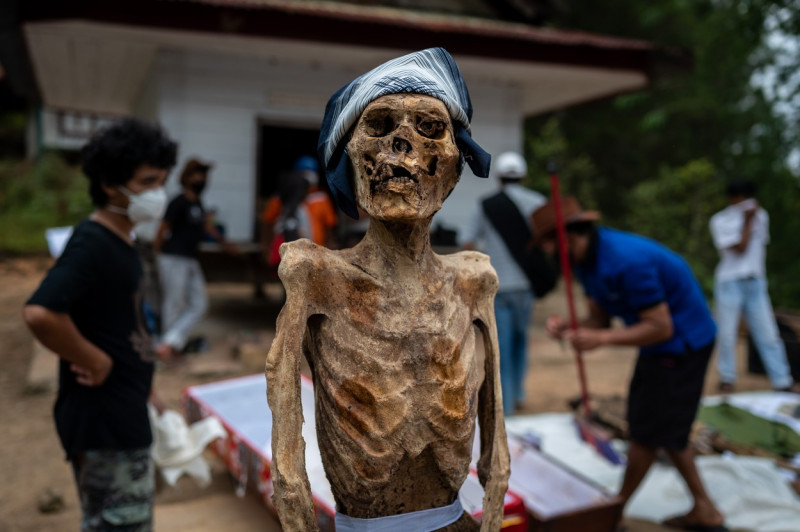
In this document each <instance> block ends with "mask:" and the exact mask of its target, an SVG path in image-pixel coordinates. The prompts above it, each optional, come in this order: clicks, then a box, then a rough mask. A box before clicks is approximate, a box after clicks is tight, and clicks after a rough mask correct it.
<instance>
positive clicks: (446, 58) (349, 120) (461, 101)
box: [317, 48, 491, 218]
mask: <svg viewBox="0 0 800 532" xmlns="http://www.w3.org/2000/svg"><path fill="white" fill-rule="evenodd" d="M387 94H426V95H428V96H433V97H434V98H437V99H439V100H441V101H442V102H443V103H444V104H445V106H446V107H447V110H448V111H449V112H450V118H451V120H452V121H453V126H454V129H455V141H456V145H457V146H458V149H459V151H460V152H461V155H462V156H463V157H464V159H465V160H466V162H467V164H469V167H470V169H472V172H473V173H474V174H475V175H477V176H480V177H487V176H488V175H489V164H490V162H491V155H489V154H488V153H487V152H486V151H484V150H483V148H481V147H480V146H479V145H478V143H477V142H475V141H474V140H473V139H472V136H471V135H470V120H471V119H472V103H471V102H470V99H469V92H467V86H466V84H465V83H464V78H463V77H462V76H461V72H460V71H459V69H458V65H456V62H455V61H454V60H453V58H452V57H451V56H450V54H449V53H447V50H445V49H444V48H429V49H427V50H422V51H419V52H414V53H411V54H408V55H404V56H402V57H398V58H396V59H392V60H391V61H387V62H386V63H384V64H382V65H380V66H378V67H376V68H374V69H372V70H370V71H369V72H367V73H366V74H363V75H361V76H359V77H357V78H356V79H354V80H353V81H351V82H350V83H348V84H347V85H345V86H344V87H342V88H341V89H339V90H338V91H336V93H334V95H333V96H331V99H330V100H329V101H328V105H327V106H326V107H325V117H324V118H323V120H322V129H321V131H320V135H319V143H318V145H317V153H318V155H319V158H320V161H322V163H323V166H324V168H325V175H326V177H327V179H328V184H329V185H330V189H331V192H332V193H333V196H334V198H335V199H336V203H337V204H338V205H339V208H341V209H342V211H344V213H345V214H347V215H348V216H350V217H351V218H358V208H357V206H356V199H355V193H354V192H353V187H352V184H351V180H350V160H349V159H350V158H349V157H348V156H347V148H346V144H347V141H348V140H349V136H350V135H349V132H350V130H351V129H352V128H353V126H354V125H355V123H356V122H357V121H358V118H359V117H360V116H361V113H362V112H364V109H365V108H366V107H367V105H369V104H370V102H372V101H373V100H376V99H378V98H380V97H381V96H386V95H387Z"/></svg>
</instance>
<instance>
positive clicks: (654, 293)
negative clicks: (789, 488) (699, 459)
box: [533, 198, 727, 531]
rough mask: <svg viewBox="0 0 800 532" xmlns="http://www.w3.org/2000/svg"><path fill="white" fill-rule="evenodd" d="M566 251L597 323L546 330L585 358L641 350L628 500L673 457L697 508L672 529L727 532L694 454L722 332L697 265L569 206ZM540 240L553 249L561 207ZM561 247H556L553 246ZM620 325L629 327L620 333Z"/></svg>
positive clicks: (555, 321)
mask: <svg viewBox="0 0 800 532" xmlns="http://www.w3.org/2000/svg"><path fill="white" fill-rule="evenodd" d="M563 211H564V217H565V223H566V229H567V248H568V250H569V254H570V260H571V262H572V264H573V265H574V267H575V273H576V275H577V277H578V279H579V280H580V282H581V284H582V285H583V288H584V290H585V292H586V296H587V304H588V310H589V314H588V316H587V317H586V318H584V319H583V320H582V321H581V322H580V324H579V327H578V329H577V330H569V326H568V323H567V321H566V320H564V319H562V318H560V317H558V316H551V317H550V318H549V319H548V320H547V331H548V332H549V333H550V334H551V335H552V336H554V337H556V338H564V339H567V340H569V341H570V343H571V344H572V345H573V347H574V348H575V349H577V350H580V351H591V350H592V349H596V348H598V347H601V346H604V345H617V346H636V347H639V357H638V359H637V362H636V368H635V371H634V375H633V377H632V379H631V382H630V388H629V393H628V425H629V436H630V447H629V450H628V465H627V469H626V471H625V477H624V480H623V484H622V488H621V489H620V497H622V499H623V500H624V501H626V502H627V501H628V500H629V499H630V497H631V496H632V495H633V493H634V491H635V490H636V488H637V487H638V486H639V484H640V483H641V481H642V480H643V479H644V477H645V475H646V474H647V471H648V470H649V469H650V466H651V465H652V464H653V462H654V461H655V459H656V455H657V451H658V449H664V451H665V452H666V453H667V455H668V456H669V457H670V459H671V460H672V462H673V463H674V465H675V468H676V469H677V470H678V473H680V475H681V476H682V477H683V479H684V481H685V482H686V484H687V487H688V488H689V491H690V492H691V494H692V496H693V498H694V507H693V508H692V509H691V511H690V512H689V513H688V514H686V515H684V516H680V517H674V518H672V519H669V520H667V521H666V522H665V524H666V525H667V526H671V527H675V528H682V529H686V530H705V531H724V530H727V529H726V528H725V527H724V525H723V522H724V517H723V516H722V514H721V513H720V512H719V511H718V510H717V508H716V507H715V505H714V503H713V502H712V500H711V499H710V497H709V496H708V493H707V492H706V490H705V487H704V486H703V483H702V481H701V479H700V476H699V475H698V473H697V469H696V468H695V464H694V453H693V451H692V448H691V447H690V446H689V445H688V442H689V431H690V430H691V426H692V422H693V421H694V418H695V415H696V413H697V407H698V404H699V402H700V397H701V395H702V391H703V383H704V381H705V374H706V369H707V367H708V362H709V359H710V357H711V352H712V350H713V347H714V338H715V335H716V325H715V324H714V321H713V318H712V317H711V312H710V310H709V308H708V304H707V303H706V300H705V297H704V295H703V292H702V290H701V289H700V286H699V284H698V283H697V280H696V279H695V277H694V275H693V274H692V271H691V269H690V268H689V265H688V264H687V263H686V262H685V261H684V260H683V258H681V257H680V256H679V255H678V254H676V253H674V252H673V251H671V250H669V249H667V248H666V247H664V246H662V245H661V244H658V243H657V242H654V241H652V240H650V239H647V238H644V237H642V236H639V235H635V234H632V233H625V232H622V231H616V230H614V229H609V228H606V227H596V226H595V223H594V222H595V221H596V220H597V219H599V217H600V216H599V213H597V212H590V211H584V210H582V209H581V207H580V205H579V204H578V202H577V201H576V200H575V199H574V198H564V201H563ZM533 221H534V224H535V226H536V227H537V228H539V238H540V239H544V240H549V241H550V242H552V241H553V240H554V237H555V228H556V222H555V215H554V210H553V205H552V203H548V204H546V205H545V206H544V207H542V208H541V209H539V210H537V211H536V212H535V213H534V215H533ZM551 245H553V244H551ZM612 317H619V318H621V319H622V320H623V322H624V323H625V326H624V327H621V328H620V327H617V328H612V327H611V318H612Z"/></svg>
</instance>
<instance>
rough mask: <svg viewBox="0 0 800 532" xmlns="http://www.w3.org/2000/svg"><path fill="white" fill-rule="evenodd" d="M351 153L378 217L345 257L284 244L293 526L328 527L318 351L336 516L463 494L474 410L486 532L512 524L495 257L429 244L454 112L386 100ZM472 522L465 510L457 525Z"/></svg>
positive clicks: (276, 372)
mask: <svg viewBox="0 0 800 532" xmlns="http://www.w3.org/2000/svg"><path fill="white" fill-rule="evenodd" d="M347 148H348V152H349V156H350V160H351V163H352V168H353V175H354V184H355V194H356V198H357V201H358V205H359V206H360V207H361V208H362V209H363V210H364V211H366V213H367V214H368V215H369V216H370V227H369V230H368V232H367V234H366V236H365V237H364V239H363V240H362V241H361V242H360V243H359V244H358V245H357V246H356V247H354V248H352V249H347V250H341V251H331V250H328V249H325V248H322V247H319V246H316V245H314V244H312V243H311V242H309V241H307V240H300V241H297V242H293V243H290V244H284V246H283V247H282V249H281V252H282V257H283V258H282V262H281V266H280V277H281V279H282V281H283V283H284V286H285V288H286V293H287V300H286V304H285V306H284V308H283V310H282V312H281V315H280V317H279V319H278V333H277V337H276V339H275V341H274V343H273V346H272V348H271V350H270V352H269V355H268V360H267V380H268V384H269V387H268V398H269V404H270V407H271V408H272V410H273V415H274V420H275V421H274V425H273V456H274V460H275V462H274V469H273V474H274V481H275V496H274V497H273V500H274V502H275V504H276V507H277V509H278V513H279V516H280V519H281V523H282V525H283V527H284V529H286V530H312V529H315V528H316V525H315V524H314V523H315V521H314V511H313V502H312V500H311V490H310V488H309V483H308V479H307V477H306V474H305V460H304V442H303V440H302V437H301V425H302V423H303V418H302V412H301V406H300V383H299V372H300V357H301V356H305V357H306V358H307V360H308V363H309V365H310V367H311V370H312V373H313V378H314V389H315V396H316V426H317V435H318V438H319V441H320V445H319V446H320V449H321V451H322V458H323V464H324V466H325V471H326V474H327V476H328V478H329V480H330V483H331V488H332V490H333V494H334V497H335V499H336V504H337V511H338V512H340V513H342V514H345V515H348V516H351V517H357V518H374V517H382V516H391V515H396V514H402V513H407V512H414V511H418V510H426V509H430V508H438V507H442V506H446V505H448V504H450V503H453V501H454V500H455V499H456V497H457V495H458V491H459V489H460V487H461V484H462V483H463V481H464V479H465V478H466V476H467V474H468V470H469V463H470V459H471V452H472V442H473V438H474V434H475V419H476V416H477V417H478V420H479V423H480V428H481V458H480V461H479V464H478V469H479V476H480V479H481V481H482V482H483V483H484V487H485V489H486V496H485V499H484V514H483V515H484V517H483V524H482V529H483V530H499V528H500V523H501V520H502V513H503V496H504V494H505V490H506V482H507V478H508V449H507V445H506V435H505V429H504V426H503V415H502V401H501V397H500V384H499V376H498V375H499V374H498V351H497V339H496V329H495V323H494V311H493V297H494V293H495V291H496V288H497V278H496V276H495V273H494V270H493V269H492V268H491V266H490V265H489V259H488V257H486V256H485V255H482V254H479V253H475V252H462V253H457V254H454V255H448V256H438V255H436V254H434V253H433V251H432V250H431V247H430V240H429V229H430V224H431V220H432V217H433V215H434V213H435V212H436V211H438V210H439V209H440V208H441V205H442V202H443V201H444V199H445V198H446V197H447V196H448V194H449V193H450V191H451V190H452V189H453V187H454V186H455V184H456V183H457V181H458V179H459V150H458V148H457V146H456V143H455V140H454V133H453V126H452V123H451V120H450V116H449V114H448V110H447V108H446V107H445V105H444V104H443V103H442V102H441V101H440V100H438V99H435V98H433V97H430V96H423V95H418V94H410V95H409V94H404V95H398V94H392V95H387V96H382V97H380V98H378V99H376V100H374V101H372V102H371V103H370V104H369V105H368V106H367V107H366V109H365V110H364V111H363V113H362V114H361V117H360V119H359V120H358V122H357V124H356V127H355V129H354V131H353V135H352V137H351V139H350V141H349V143H348V144H347ZM478 342H481V343H482V344H483V345H482V347H483V348H480V347H479V346H478ZM479 353H485V354H484V355H480V354H479ZM473 529H477V524H476V523H475V522H474V521H473V520H472V518H471V517H469V515H467V514H466V513H465V514H464V515H462V517H461V518H460V519H459V520H458V521H456V522H455V523H453V524H451V525H449V526H447V527H446V528H445V530H473Z"/></svg>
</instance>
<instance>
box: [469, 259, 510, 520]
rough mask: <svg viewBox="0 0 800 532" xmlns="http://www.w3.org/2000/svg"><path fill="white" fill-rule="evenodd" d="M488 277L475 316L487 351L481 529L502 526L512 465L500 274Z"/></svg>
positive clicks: (481, 419) (481, 402) (481, 410)
mask: <svg viewBox="0 0 800 532" xmlns="http://www.w3.org/2000/svg"><path fill="white" fill-rule="evenodd" d="M485 277H486V278H487V279H486V281H487V282H486V284H485V286H484V287H483V288H484V289H483V290H482V293H483V297H482V298H481V301H479V303H478V309H477V316H476V317H477V320H476V323H477V325H478V326H479V327H480V329H481V332H482V336H483V341H484V350H485V353H486V356H485V359H484V370H485V377H484V381H483V383H482V384H481V388H480V391H479V392H478V423H479V425H480V438H481V455H480V459H479V460H478V478H479V479H480V481H481V484H483V487H484V490H485V494H484V497H483V521H482V522H481V530H482V531H494V530H500V528H501V525H502V522H503V500H504V497H505V494H506V490H507V489H508V476H509V473H510V465H509V455H508V440H507V438H506V429H505V422H504V417H503V399H502V391H501V387H500V349H499V347H498V343H497V325H496V323H495V317H494V304H493V296H494V293H495V292H496V291H497V277H496V276H495V275H494V273H493V272H492V274H491V279H489V278H488V277H489V276H488V275H486V276H485Z"/></svg>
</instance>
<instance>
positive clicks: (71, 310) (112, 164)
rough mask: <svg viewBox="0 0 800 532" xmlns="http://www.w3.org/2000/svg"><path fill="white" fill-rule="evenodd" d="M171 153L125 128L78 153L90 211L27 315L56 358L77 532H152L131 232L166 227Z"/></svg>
mask: <svg viewBox="0 0 800 532" xmlns="http://www.w3.org/2000/svg"><path fill="white" fill-rule="evenodd" d="M176 151H177V146H176V144H175V143H174V142H173V141H171V140H170V139H169V138H167V136H166V134H165V133H164V131H163V130H162V129H161V128H159V127H158V126H154V125H150V124H146V123H143V122H140V121H136V120H124V121H121V122H119V123H116V124H114V125H112V126H110V127H108V128H106V129H104V130H101V131H99V132H98V133H97V134H95V135H94V136H93V137H92V139H91V140H90V141H89V142H88V143H87V145H86V146H85V147H84V148H83V152H82V156H83V170H84V173H85V174H86V176H87V177H88V179H89V183H90V185H89V194H90V196H91V198H92V202H93V203H94V205H95V207H96V209H95V211H94V212H93V213H92V214H91V215H90V216H89V218H88V219H86V220H84V221H82V222H81V223H79V224H78V225H77V226H76V227H75V230H74V231H73V234H72V237H71V238H70V240H69V242H68V243H67V246H66V248H65V249H64V252H63V253H62V255H61V256H60V257H59V259H58V261H57V262H56V264H55V265H54V266H53V268H52V269H51V270H50V271H49V272H48V273H47V275H46V277H45V278H44V280H43V281H42V284H41V285H40V286H39V288H38V289H37V290H36V292H35V293H34V294H33V296H31V298H30V299H29V300H28V302H27V303H26V305H25V308H24V310H23V315H24V318H25V321H26V323H27V325H28V327H29V328H30V329H31V331H32V332H33V334H34V335H35V336H36V338H37V339H38V340H39V341H40V342H41V343H42V344H44V345H45V346H46V347H47V348H49V349H50V350H51V351H53V352H54V353H56V354H57V355H58V356H59V357H60V367H59V387H58V397H57V399H56V404H55V407H54V417H55V422H56V429H57V431H58V435H59V438H60V440H61V444H62V446H63V447H64V450H65V452H66V456H67V459H68V460H69V461H70V462H71V463H72V467H73V470H74V472H75V480H76V483H77V486H78V492H79V499H80V501H81V508H82V511H83V522H82V526H81V530H83V531H84V532H85V531H95V530H96V531H100V530H109V529H112V528H113V529H116V528H119V529H124V530H136V531H146V530H152V505H153V487H154V477H153V465H152V460H151V458H150V445H151V443H152V434H151V430H150V422H149V419H148V412H147V401H148V397H149V396H150V394H151V386H152V379H153V366H154V364H153V363H154V361H155V356H156V354H155V350H154V347H153V342H152V340H151V337H150V334H149V331H148V330H147V328H146V325H145V323H146V322H145V317H144V315H143V306H142V291H141V286H142V265H141V262H140V259H139V256H138V254H137V252H136V250H135V248H134V247H133V240H132V237H131V231H132V230H133V226H134V224H136V223H139V222H144V221H147V220H152V219H158V218H160V217H161V215H162V213H163V211H164V207H165V205H166V193H165V191H164V182H165V181H166V178H167V174H168V172H169V169H170V168H171V167H172V166H173V165H174V164H175V155H176Z"/></svg>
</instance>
